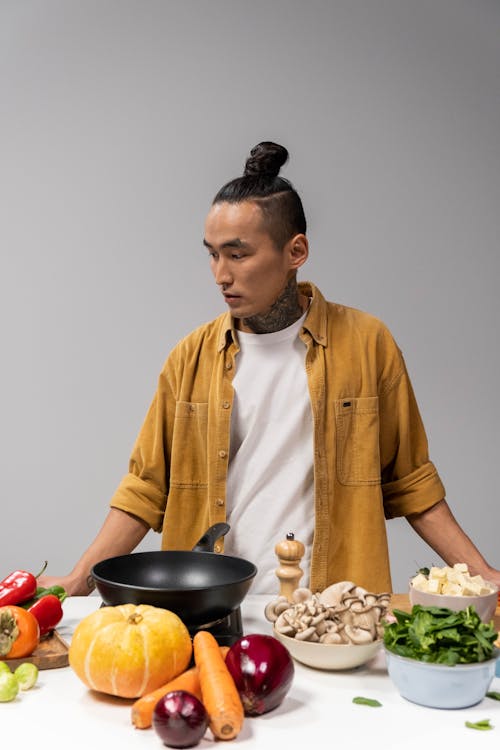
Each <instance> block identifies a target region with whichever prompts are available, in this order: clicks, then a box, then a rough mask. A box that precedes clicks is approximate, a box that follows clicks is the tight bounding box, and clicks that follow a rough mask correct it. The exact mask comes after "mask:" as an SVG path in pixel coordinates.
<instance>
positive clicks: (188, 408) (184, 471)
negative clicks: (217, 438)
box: [170, 401, 208, 488]
mask: <svg viewBox="0 0 500 750" xmlns="http://www.w3.org/2000/svg"><path fill="white" fill-rule="evenodd" d="M207 430H208V404H205V403H201V404H198V403H190V402H188V401H178V402H177V403H176V405H175V421H174V430H173V435H172V456H171V463H170V485H171V486H173V487H200V488H202V487H206V486H207Z"/></svg>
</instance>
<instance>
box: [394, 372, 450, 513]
mask: <svg viewBox="0 0 500 750" xmlns="http://www.w3.org/2000/svg"><path fill="white" fill-rule="evenodd" d="M380 453H381V464H382V494H383V499H384V514H385V516H386V518H395V517H397V516H407V515H410V514H411V513H420V512H422V511H424V510H427V509H428V508H430V507H432V506H433V505H435V504H436V503H438V502H439V501H440V500H442V499H443V498H444V496H445V488H444V485H443V483H442V481H441V479H440V477H439V474H438V472H437V470H436V467H435V466H434V464H433V463H432V462H431V461H430V460H429V452H428V442H427V436H426V433H425V429H424V425H423V422H422V419H421V416H420V412H419V409H418V406H417V402H416V399H415V395H414V392H413V388H412V385H411V382H410V379H409V377H408V373H407V371H406V367H405V366H404V363H403V364H402V369H401V372H400V374H399V376H398V377H397V378H396V379H395V380H394V381H393V382H392V383H391V386H390V387H389V388H388V389H387V390H386V391H385V392H383V393H382V394H381V397H380Z"/></svg>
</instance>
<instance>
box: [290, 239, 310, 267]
mask: <svg viewBox="0 0 500 750" xmlns="http://www.w3.org/2000/svg"><path fill="white" fill-rule="evenodd" d="M288 253H289V259H290V269H293V270H297V269H298V268H300V266H302V265H303V264H304V263H305V262H306V260H307V258H308V257H309V242H308V240H307V237H306V236H305V234H296V235H295V236H294V237H292V238H291V240H289V242H288Z"/></svg>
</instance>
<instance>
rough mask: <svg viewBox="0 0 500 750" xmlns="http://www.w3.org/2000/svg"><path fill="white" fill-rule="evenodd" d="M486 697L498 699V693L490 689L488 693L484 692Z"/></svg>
mask: <svg viewBox="0 0 500 750" xmlns="http://www.w3.org/2000/svg"><path fill="white" fill-rule="evenodd" d="M486 697H487V698H493V700H494V701H500V693H495V691H494V690H491V691H490V692H489V693H486Z"/></svg>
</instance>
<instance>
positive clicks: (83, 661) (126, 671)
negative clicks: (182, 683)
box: [69, 604, 193, 698]
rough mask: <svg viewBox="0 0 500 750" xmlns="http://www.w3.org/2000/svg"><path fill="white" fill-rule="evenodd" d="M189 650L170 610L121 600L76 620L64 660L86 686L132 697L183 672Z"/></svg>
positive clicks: (183, 630)
mask: <svg viewBox="0 0 500 750" xmlns="http://www.w3.org/2000/svg"><path fill="white" fill-rule="evenodd" d="M192 650H193V645H192V641H191V637H190V635H189V632H188V629H187V627H186V626H185V625H184V623H183V622H182V620H181V619H180V618H179V617H178V616H177V615H176V614H174V613H173V612H170V611H169V610H167V609H161V608H160V607H151V606H149V605H146V604H139V605H135V604H121V605H119V606H117V607H101V609H98V610H97V611H96V612H93V613H92V614H90V615H87V617H85V618H84V619H83V620H82V621H81V622H80V623H78V625H77V626H76V628H75V632H74V634H73V638H72V640H71V644H70V647H69V664H70V666H71V667H72V668H73V670H74V671H75V672H76V674H77V675H78V677H79V678H80V679H81V680H82V682H84V683H85V685H87V687H89V688H91V689H92V690H97V691H99V692H101V693H108V694H110V695H117V696H120V697H121V698H138V697H140V696H141V695H144V694H145V693H148V692H150V691H152V690H155V689H156V688H157V687H160V686H161V685H162V684H164V683H166V682H169V680H171V679H173V678H174V677H176V676H177V675H178V674H180V673H181V672H183V671H184V670H185V669H186V667H187V666H188V664H189V662H190V660H191V655H192Z"/></svg>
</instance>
